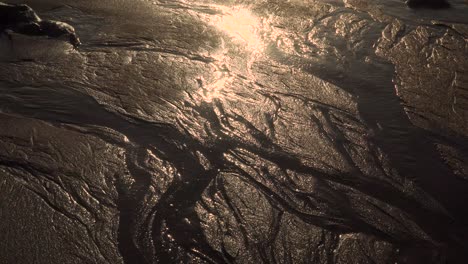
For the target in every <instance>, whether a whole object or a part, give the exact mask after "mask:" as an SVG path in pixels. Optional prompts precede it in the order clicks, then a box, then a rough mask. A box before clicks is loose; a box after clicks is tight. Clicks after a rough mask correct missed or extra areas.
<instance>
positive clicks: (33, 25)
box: [0, 2, 81, 47]
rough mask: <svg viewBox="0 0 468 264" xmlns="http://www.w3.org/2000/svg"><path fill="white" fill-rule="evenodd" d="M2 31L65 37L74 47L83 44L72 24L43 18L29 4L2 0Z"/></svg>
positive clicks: (0, 27)
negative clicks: (11, 3) (3, 1)
mask: <svg viewBox="0 0 468 264" xmlns="http://www.w3.org/2000/svg"><path fill="white" fill-rule="evenodd" d="M0 31H1V33H6V34H7V35H8V32H15V33H19V34H24V35H33V36H48V37H50V38H60V39H62V38H63V39H64V40H66V41H68V42H70V43H71V44H72V45H73V46H74V47H77V46H79V45H80V44H81V43H80V40H79V38H78V37H77V36H76V33H75V29H74V28H73V27H72V26H70V25H69V24H67V23H64V22H59V21H54V20H42V19H41V18H40V17H39V16H38V15H37V14H36V13H35V12H34V10H33V9H32V8H31V7H29V6H27V5H10V4H5V3H1V2H0Z"/></svg>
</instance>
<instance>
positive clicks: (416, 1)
mask: <svg viewBox="0 0 468 264" xmlns="http://www.w3.org/2000/svg"><path fill="white" fill-rule="evenodd" d="M406 4H407V5H408V6H409V7H410V8H433V9H439V8H449V7H450V4H449V3H448V2H447V1H445V0H407V1H406Z"/></svg>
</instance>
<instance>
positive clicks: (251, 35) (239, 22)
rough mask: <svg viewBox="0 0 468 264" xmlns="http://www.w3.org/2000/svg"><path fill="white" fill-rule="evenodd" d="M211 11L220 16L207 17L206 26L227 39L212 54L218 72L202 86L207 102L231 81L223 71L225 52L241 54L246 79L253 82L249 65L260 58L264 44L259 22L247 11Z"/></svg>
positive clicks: (215, 96) (229, 75)
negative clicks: (209, 26)
mask: <svg viewBox="0 0 468 264" xmlns="http://www.w3.org/2000/svg"><path fill="white" fill-rule="evenodd" d="M215 8H216V9H218V10H219V11H220V14H218V15H216V16H215V17H212V18H210V19H209V21H210V22H209V23H210V24H211V25H212V26H213V27H215V28H216V29H218V30H219V31H221V32H223V33H225V34H226V36H227V37H228V38H227V39H223V40H222V45H221V47H220V50H219V52H218V53H217V54H216V55H214V57H215V58H216V61H217V63H216V64H217V67H218V70H219V71H218V72H217V73H216V77H215V81H214V82H211V83H208V84H207V85H206V86H205V87H204V90H203V96H204V100H205V101H207V102H211V101H212V100H213V99H215V98H219V97H220V96H222V94H221V92H222V90H223V89H225V88H226V86H227V85H229V84H230V83H231V82H232V81H233V78H234V77H233V76H232V74H231V73H230V71H229V70H225V69H223V68H224V66H223V65H228V64H230V63H229V61H230V60H231V59H230V57H229V55H228V54H229V53H232V52H233V51H234V49H235V52H236V53H237V52H242V53H244V52H245V57H244V58H245V59H246V61H245V63H246V65H245V68H246V70H247V74H248V75H249V77H252V78H253V79H254V76H253V74H252V73H251V68H252V64H253V62H254V61H255V60H256V59H257V58H258V57H259V56H262V54H263V53H264V50H265V42H264V41H263V40H262V38H261V35H260V30H261V29H262V23H261V20H260V19H259V18H258V17H257V16H255V15H254V14H253V13H252V12H251V11H250V10H249V9H246V8H242V7H225V6H215ZM232 44H233V45H234V46H233V45H232ZM239 48H240V49H239Z"/></svg>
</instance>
